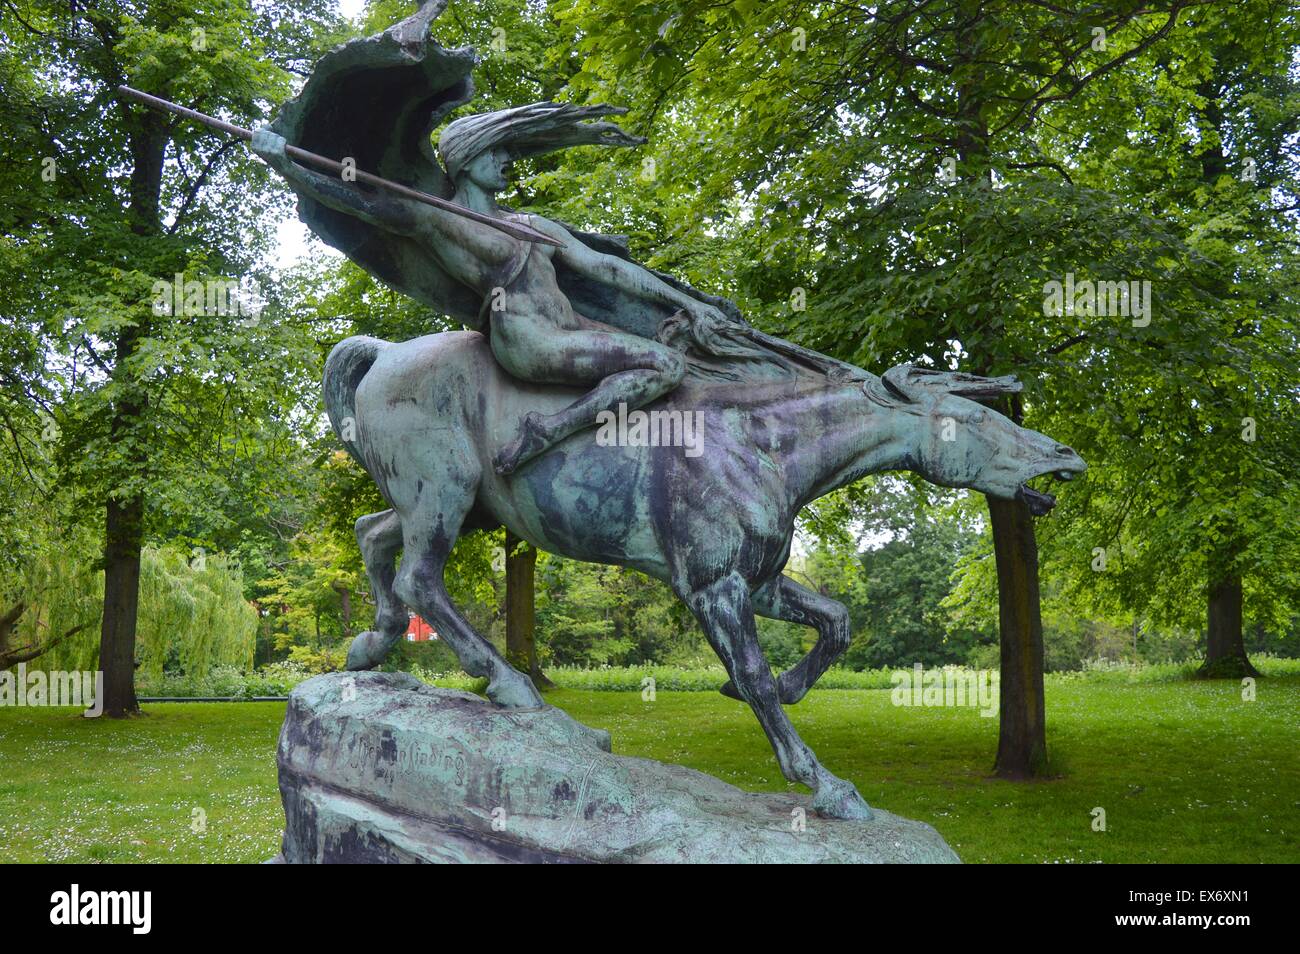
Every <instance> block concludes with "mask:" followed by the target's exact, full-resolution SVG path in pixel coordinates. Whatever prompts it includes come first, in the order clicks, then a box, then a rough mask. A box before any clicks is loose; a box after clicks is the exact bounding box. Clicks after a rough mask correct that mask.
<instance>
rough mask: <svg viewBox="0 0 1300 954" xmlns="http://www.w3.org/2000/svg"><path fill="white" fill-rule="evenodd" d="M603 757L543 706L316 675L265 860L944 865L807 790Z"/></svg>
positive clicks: (888, 829) (591, 735)
mask: <svg viewBox="0 0 1300 954" xmlns="http://www.w3.org/2000/svg"><path fill="white" fill-rule="evenodd" d="M607 749H608V736H607V735H605V734H604V733H601V732H597V731H595V730H592V729H589V728H587V727H586V726H583V725H581V724H580V723H578V722H575V721H574V720H573V719H572V718H570V717H569V716H568V715H566V714H565V713H563V712H562V711H560V710H559V709H556V708H554V707H551V706H547V707H545V708H541V709H530V710H520V709H500V708H498V707H496V706H494V705H492V704H491V703H490V702H487V701H486V700H484V699H481V698H479V697H478V696H475V695H472V694H470V693H465V692H457V691H455V690H450V689H437V688H434V687H432V686H427V685H425V684H423V683H421V682H420V681H419V680H417V679H415V678H414V677H412V676H408V675H405V674H400V673H374V672H360V673H336V674H331V675H328V676H319V677H317V678H315V679H311V680H308V681H307V682H304V683H303V684H301V685H300V686H298V688H296V689H295V690H294V691H293V693H292V694H291V696H290V699H289V709H288V714H287V715H286V717H285V722H284V728H283V729H282V731H281V733H280V746H279V754H278V761H279V768H280V792H281V795H282V796H283V799H284V812H285V817H286V828H285V834H284V846H283V851H282V854H281V856H280V857H279V858H277V859H276V860H277V861H285V862H290V863H293V862H298V863H313V862H315V863H320V862H504V861H509V862H702V863H709V862H783V863H802V862H870V863H880V862H956V861H958V858H957V856H956V855H955V854H954V853H953V851H952V849H950V848H949V847H948V846H947V845H946V844H945V843H944V841H943V839H942V838H941V837H940V836H939V834H938V832H936V831H935V830H934V829H933V828H931V827H930V826H929V825H925V824H922V823H921V822H915V821H909V820H907V819H905V818H899V817H898V816H896V815H891V814H890V813H888V812H885V811H881V810H880V809H876V810H875V818H874V819H873V820H871V821H869V822H856V821H836V820H829V819H823V818H820V817H818V816H817V815H816V814H814V813H813V811H812V808H811V798H810V797H808V796H802V795H790V794H776V795H771V794H751V793H748V792H743V791H741V790H740V789H738V788H735V787H734V786H731V785H727V784H726V783H724V782H721V781H719V780H718V779H716V778H713V777H712V776H709V775H705V774H703V773H701V772H696V771H694V770H692V769H688V768H683V767H681V766H678V765H666V764H663V763H661V762H655V761H651V760H649V759H641V758H630V757H626V756H619V755H611V754H610V753H609V751H607ZM801 816H802V818H803V821H804V830H802V831H798V830H795V829H796V828H797V826H796V824H795V822H796V821H797V820H798V819H799V818H800V817H801Z"/></svg>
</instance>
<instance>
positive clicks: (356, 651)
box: [346, 629, 391, 672]
mask: <svg viewBox="0 0 1300 954" xmlns="http://www.w3.org/2000/svg"><path fill="white" fill-rule="evenodd" d="M384 643H385V640H384V637H383V636H381V635H380V634H379V633H376V632H374V631H373V630H369V629H368V630H366V631H365V632H364V633H361V634H360V635H359V636H357V638H356V639H354V640H352V645H350V646H349V647H348V661H347V666H346V668H347V671H348V672H362V671H364V670H366V669H374V668H375V667H376V666H378V665H379V664H380V663H381V662H383V661H384V657H385V656H387V655H388V646H387V645H385V644H384ZM390 645H391V644H390Z"/></svg>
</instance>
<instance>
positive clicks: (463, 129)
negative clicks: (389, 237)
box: [438, 103, 645, 180]
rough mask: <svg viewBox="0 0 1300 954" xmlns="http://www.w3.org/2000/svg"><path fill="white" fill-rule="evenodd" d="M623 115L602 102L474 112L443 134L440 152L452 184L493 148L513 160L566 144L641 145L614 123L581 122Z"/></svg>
mask: <svg viewBox="0 0 1300 954" xmlns="http://www.w3.org/2000/svg"><path fill="white" fill-rule="evenodd" d="M625 112H627V110H626V109H623V108H622V107H619V106H607V105H603V104H600V105H596V106H574V105H572V104H571V103H533V104H531V105H529V106H516V107H514V108H513V109H499V110H497V111H496V112H494V113H478V114H476V115H474V116H465V117H463V118H461V119H457V120H456V121H455V122H453V123H450V124H449V125H448V126H447V128H445V129H444V130H443V131H442V135H440V136H439V137H438V154H439V155H440V156H442V161H443V163H444V164H445V165H446V167H447V174H448V175H449V176H451V178H452V179H453V180H454V179H455V178H456V177H457V176H458V175H460V173H461V171H462V170H463V169H464V168H465V167H466V166H467V165H469V163H470V162H472V161H473V160H474V158H475V157H476V156H479V155H481V154H482V153H484V152H486V151H487V150H489V149H492V148H494V147H497V146H500V147H503V148H505V149H506V150H507V151H509V153H510V156H511V158H512V159H519V158H522V157H524V156H535V155H538V154H540V153H544V152H552V151H553V150H556V149H565V148H567V147H569V146H590V145H599V146H639V145H641V144H642V143H643V142H645V139H644V138H642V137H640V136H632V135H629V134H628V133H625V132H624V131H623V130H622V129H620V128H619V127H618V126H616V125H614V124H613V123H606V122H586V121H585V120H588V119H592V118H594V117H597V116H610V115H618V114H620V113H625Z"/></svg>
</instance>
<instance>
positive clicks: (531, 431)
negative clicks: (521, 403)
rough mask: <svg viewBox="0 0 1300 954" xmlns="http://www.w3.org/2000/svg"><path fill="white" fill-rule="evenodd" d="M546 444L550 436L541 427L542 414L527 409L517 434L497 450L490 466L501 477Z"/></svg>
mask: <svg viewBox="0 0 1300 954" xmlns="http://www.w3.org/2000/svg"><path fill="white" fill-rule="evenodd" d="M548 446H550V438H549V437H548V436H547V435H546V433H545V431H544V430H543V428H542V416H541V415H540V414H538V413H537V412H536V411H529V412H528V413H527V414H526V415H524V420H523V423H522V424H521V425H520V427H519V436H518V437H517V438H515V439H514V440H513V441H511V442H510V443H509V444H507V445H506V446H505V447H503V448H501V450H499V451H497V455H496V457H494V458H493V459H492V467H493V469H495V470H496V472H497V473H498V474H500V475H501V476H503V477H504V476H506V475H507V474H513V473H514V472H515V471H516V470H518V469H519V468H520V467H521V466H522V465H524V464H526V463H527V462H528V461H530V460H532V459H533V458H534V457H536V456H537V455H538V454H540V453H541V452H542V451H544V450H546V448H547V447H548Z"/></svg>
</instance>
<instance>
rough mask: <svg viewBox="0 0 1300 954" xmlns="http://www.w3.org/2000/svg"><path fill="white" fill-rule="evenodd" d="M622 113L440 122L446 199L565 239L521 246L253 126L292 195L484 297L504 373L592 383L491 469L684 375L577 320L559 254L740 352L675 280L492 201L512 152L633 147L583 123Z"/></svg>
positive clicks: (648, 347) (712, 313)
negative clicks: (360, 224)
mask: <svg viewBox="0 0 1300 954" xmlns="http://www.w3.org/2000/svg"><path fill="white" fill-rule="evenodd" d="M612 112H621V110H617V109H615V108H613V107H608V106H591V107H576V106H572V105H568V104H557V103H534V104H532V105H529V106H520V107H516V108H514V109H505V110H499V111H497V112H493V113H482V114H479V115H474V116H467V117H464V118H462V119H458V120H456V121H455V122H453V123H451V124H449V125H448V126H447V127H446V128H445V129H444V130H443V132H442V135H441V136H440V137H439V139H438V152H439V154H440V156H441V157H442V160H443V163H444V164H445V165H446V167H447V173H448V175H449V176H450V177H451V180H452V182H453V183H454V185H455V194H454V196H453V197H452V201H453V202H455V203H457V204H458V205H461V206H463V207H465V208H468V209H472V210H474V211H477V212H482V213H485V214H487V215H492V216H496V217H500V218H513V219H516V220H519V221H523V222H525V223H526V224H528V225H531V226H532V227H533V228H534V229H537V230H538V231H540V232H543V233H545V234H547V235H550V236H552V237H553V238H555V239H557V240H558V241H560V242H562V243H563V246H562V247H555V246H551V245H544V244H541V243H536V244H534V243H531V242H526V241H523V240H521V239H516V238H514V237H512V236H509V235H506V234H504V233H502V232H499V231H497V230H496V229H493V228H491V227H489V226H486V225H483V224H482V223H479V222H474V221H472V220H470V219H466V218H464V217H462V216H459V215H456V214H454V213H451V212H446V211H443V210H441V209H437V208H434V207H432V206H428V205H425V204H423V203H418V202H415V201H413V200H409V199H403V198H398V197H389V196H382V197H380V196H374V195H371V194H368V193H365V192H362V191H361V190H360V189H358V188H356V187H355V186H352V185H348V184H344V183H343V182H341V181H340V180H338V179H335V178H333V177H330V176H327V175H323V174H320V173H317V172H314V171H312V170H309V169H305V168H303V167H302V166H299V165H296V164H295V163H294V162H293V161H292V160H290V159H289V158H288V157H287V156H286V155H285V152H284V146H285V141H284V138H283V137H281V136H279V135H277V134H276V133H274V132H272V131H271V130H270V129H265V128H264V129H259V130H258V131H257V132H256V133H255V134H254V137H253V142H252V147H253V151H254V152H256V153H257V154H258V155H259V156H261V157H262V158H263V159H265V160H266V161H267V163H268V164H270V165H271V167H272V168H274V169H275V170H276V171H277V172H279V173H280V174H281V175H283V176H284V177H285V178H286V179H288V180H289V182H290V183H291V184H292V185H293V186H294V187H295V189H297V190H299V191H303V192H306V193H308V194H310V195H311V196H312V197H313V198H315V199H317V200H318V201H320V202H322V203H323V204H325V205H328V206H330V207H332V208H335V209H339V210H340V211H343V212H347V213H349V214H352V215H355V216H357V217H358V218H361V219H363V220H364V221H367V222H369V223H370V224H372V225H375V226H377V227H380V228H383V229H385V230H388V231H390V232H393V233H396V234H401V235H405V236H409V237H412V238H415V239H417V240H421V241H422V242H424V243H425V244H427V246H428V247H429V248H430V249H431V251H432V252H433V254H434V256H435V257H436V259H437V260H438V263H439V264H440V265H442V266H443V268H444V269H445V270H446V271H447V273H448V274H449V275H451V276H452V277H453V278H455V279H456V280H457V281H459V282H461V283H462V284H464V285H466V286H468V287H469V288H470V289H472V290H473V291H474V292H475V293H477V294H478V295H479V296H481V298H482V300H483V309H482V312H481V314H482V315H483V316H484V317H485V318H486V325H487V328H488V332H489V341H490V343H491V347H492V353H493V354H494V355H495V356H496V359H497V361H498V362H499V363H500V365H501V366H502V367H503V368H504V369H505V370H506V371H507V372H509V373H510V374H512V375H514V376H515V377H517V378H520V379H522V380H525V381H531V382H535V383H538V384H563V385H589V386H591V390H590V391H589V392H588V393H587V394H585V395H584V396H583V397H581V398H579V399H578V400H577V401H575V402H574V403H573V404H571V405H570V406H569V407H567V408H565V409H564V410H562V411H559V412H558V413H555V414H551V415H543V414H540V413H538V412H535V411H534V412H531V413H529V414H528V415H527V416H526V417H525V419H524V421H523V424H522V427H521V431H520V434H519V435H518V437H516V438H515V439H514V440H513V441H511V442H510V443H508V444H506V445H505V446H504V447H502V448H501V449H500V451H498V453H497V454H496V457H495V459H494V461H493V463H494V466H495V468H496V470H497V472H498V473H500V474H509V473H512V472H513V471H514V470H515V469H516V468H518V467H519V466H520V465H522V464H524V463H525V462H527V461H528V460H530V459H532V458H533V457H535V456H537V455H538V454H540V453H542V452H543V451H544V450H546V449H547V448H549V447H551V446H553V445H554V444H556V443H558V442H559V441H562V440H563V439H564V438H566V437H568V436H569V435H571V434H573V433H575V432H576V431H579V430H581V429H583V428H585V427H588V426H590V425H592V424H594V423H595V421H596V416H597V415H598V414H599V413H600V412H601V411H606V410H608V411H615V412H616V411H617V410H618V407H619V405H620V404H626V406H627V408H628V409H629V410H631V409H634V408H637V407H641V406H643V405H645V404H647V403H649V402H651V401H653V400H655V399H656V398H658V397H661V396H662V395H664V394H667V393H668V392H669V391H671V390H672V389H673V388H675V387H676V386H677V385H678V383H680V382H681V380H682V377H683V375H684V374H685V372H686V361H685V358H684V356H683V355H682V353H681V352H679V351H677V350H675V349H674V348H671V347H668V346H667V345H664V344H661V343H659V342H658V341H655V340H652V339H650V338H646V337H642V336H641V335H637V334H632V333H629V332H625V331H620V330H618V329H617V328H614V327H611V326H610V325H606V324H603V323H601V322H599V321H594V320H592V319H590V318H587V317H584V316H582V315H579V314H577V313H576V312H575V311H574V310H573V307H572V305H571V304H570V302H569V299H568V297H567V296H566V295H565V294H564V293H563V292H562V291H561V290H560V287H559V284H558V281H557V279H556V271H555V262H556V260H557V259H558V260H559V261H560V262H561V263H562V264H563V265H565V266H567V267H568V268H570V269H572V270H574V271H575V272H578V273H580V274H581V275H583V276H585V277H588V278H590V279H593V280H596V281H600V282H604V283H607V284H610V285H614V286H617V287H618V288H619V289H620V290H622V291H623V292H625V293H627V294H629V295H632V296H633V297H637V298H641V299H645V300H648V301H653V302H657V303H659V304H661V305H665V306H667V307H670V308H676V309H678V310H679V311H680V312H682V313H684V315H685V318H686V319H687V320H688V321H689V322H690V326H691V332H692V335H693V337H694V338H695V340H696V341H697V342H699V343H701V344H702V345H703V346H704V347H706V348H708V347H709V345H710V344H712V345H714V346H715V350H716V353H723V354H726V353H732V354H740V353H744V351H745V350H747V349H745V348H744V347H743V346H741V345H740V343H739V342H735V343H734V344H732V343H731V342H728V343H723V342H721V341H720V339H719V335H723V336H726V337H728V338H730V337H731V336H730V335H728V334H727V332H729V331H731V332H734V331H738V330H742V329H744V330H747V329H748V325H745V324H744V323H743V322H739V321H736V320H735V319H732V318H730V317H728V316H727V315H725V314H724V313H723V312H722V311H720V310H719V309H717V308H715V307H713V306H712V305H709V304H706V303H704V302H701V301H699V300H698V299H696V298H693V297H691V296H689V295H687V294H686V293H684V292H682V291H679V290H678V289H676V288H673V287H672V286H670V285H669V284H667V283H666V282H664V281H662V280H661V279H659V278H658V277H656V276H655V275H654V274H652V273H651V272H650V271H648V270H646V269H644V268H642V267H640V266H638V265H636V264H634V263H632V262H629V261H627V260H625V259H622V258H619V257H617V256H614V255H606V254H603V253H601V252H598V251H596V250H594V249H592V248H590V247H588V246H587V245H586V244H584V243H583V242H581V241H578V240H577V239H575V238H574V237H573V236H572V235H570V234H569V232H568V231H567V230H566V229H564V228H563V227H562V226H560V225H557V224H556V223H554V222H550V221H548V220H547V219H544V218H541V217H540V216H535V215H526V214H521V213H511V212H507V211H505V210H503V209H501V208H500V207H499V206H498V205H497V203H496V196H497V194H498V193H499V192H500V191H501V190H503V189H505V188H506V187H507V186H508V185H509V183H508V182H507V181H506V177H505V172H506V169H507V167H508V166H509V164H510V163H511V162H512V161H513V160H514V159H516V158H519V157H521V156H527V155H535V154H537V153H541V152H547V151H550V150H554V149H559V148H564V147H566V146H572V145H580V144H584V143H600V144H605V145H637V144H639V143H640V142H643V141H644V140H641V139H638V138H636V137H632V136H628V135H627V134H626V133H624V132H623V131H622V130H621V129H619V128H618V127H617V126H615V125H613V124H612V123H604V122H596V123H585V122H582V120H584V119H586V118H588V117H592V116H601V115H608V114H609V113H612ZM731 340H732V341H734V340H735V339H734V338H733V339H731Z"/></svg>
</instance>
